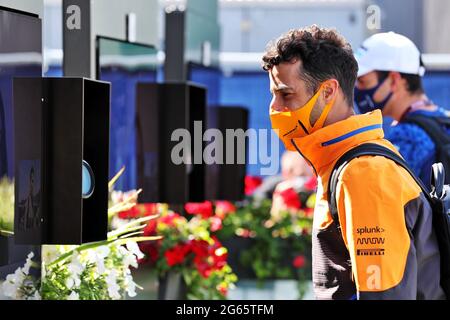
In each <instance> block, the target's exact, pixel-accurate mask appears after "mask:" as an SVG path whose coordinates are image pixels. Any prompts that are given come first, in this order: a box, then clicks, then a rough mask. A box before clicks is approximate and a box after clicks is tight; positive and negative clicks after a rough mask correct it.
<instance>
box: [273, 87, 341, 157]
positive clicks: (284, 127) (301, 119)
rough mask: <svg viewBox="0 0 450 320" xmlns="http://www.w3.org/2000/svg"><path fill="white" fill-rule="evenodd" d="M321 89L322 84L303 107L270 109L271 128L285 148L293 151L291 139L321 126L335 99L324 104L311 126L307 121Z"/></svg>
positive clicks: (300, 136)
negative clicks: (279, 109) (281, 110)
mask: <svg viewBox="0 0 450 320" xmlns="http://www.w3.org/2000/svg"><path fill="white" fill-rule="evenodd" d="M322 91H323V86H321V87H320V88H319V90H318V91H317V93H316V94H315V95H314V96H313V97H312V98H311V99H310V100H309V101H308V102H307V103H306V104H305V105H304V106H303V107H300V108H298V109H297V110H295V111H287V112H278V111H275V110H270V120H271V122H272V129H273V130H275V132H276V133H277V135H278V136H279V137H280V139H281V141H283V143H284V145H285V146H286V149H288V150H291V151H295V148H294V146H293V145H292V143H291V139H295V138H302V137H305V136H307V135H309V134H311V133H314V132H316V131H317V130H319V129H321V128H323V124H324V123H325V120H326V119H327V117H328V114H329V113H330V111H331V108H332V107H333V105H334V101H335V99H333V100H332V101H331V102H330V103H328V104H327V105H326V106H325V108H324V109H323V111H322V114H321V115H320V117H319V119H318V120H317V121H316V123H315V124H314V126H312V125H311V123H310V121H309V119H310V118H311V113H312V111H313V109H314V106H315V105H316V103H317V99H318V98H319V96H320V94H321V93H322Z"/></svg>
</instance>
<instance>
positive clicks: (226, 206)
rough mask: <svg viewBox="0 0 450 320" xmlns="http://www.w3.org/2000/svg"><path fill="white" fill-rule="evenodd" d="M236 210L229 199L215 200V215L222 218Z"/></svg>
mask: <svg viewBox="0 0 450 320" xmlns="http://www.w3.org/2000/svg"><path fill="white" fill-rule="evenodd" d="M233 212H236V207H235V206H234V205H233V204H232V203H231V202H229V201H216V216H218V217H219V218H220V219H224V218H225V216H226V215H227V214H229V213H233Z"/></svg>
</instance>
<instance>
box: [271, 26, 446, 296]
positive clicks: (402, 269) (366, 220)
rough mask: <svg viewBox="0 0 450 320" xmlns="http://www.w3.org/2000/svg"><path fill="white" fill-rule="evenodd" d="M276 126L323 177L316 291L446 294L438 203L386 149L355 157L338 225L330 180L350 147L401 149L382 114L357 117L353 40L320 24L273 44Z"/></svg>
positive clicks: (342, 179)
mask: <svg viewBox="0 0 450 320" xmlns="http://www.w3.org/2000/svg"><path fill="white" fill-rule="evenodd" d="M262 60H263V67H264V69H265V70H266V71H267V72H268V75H269V77H270V90H271V93H272V95H273V98H272V101H271V103H270V118H271V121H272V127H273V129H274V130H275V131H276V132H277V134H278V135H279V137H280V139H281V140H282V141H283V143H284V144H285V146H286V148H287V149H288V150H294V151H297V152H299V153H300V154H301V155H302V156H303V157H304V158H305V159H306V160H307V161H308V163H309V164H310V165H311V167H312V169H313V171H314V172H315V174H316V175H317V177H318V193H317V203H316V208H315V212H314V227H313V248H312V250H313V282H314V290H315V295H316V297H317V298H318V299H377V300H378V299H443V298H445V295H444V292H443V290H442V288H441V286H440V272H439V270H440V253H439V248H438V243H437V240H436V235H435V232H434V230H433V228H432V210H431V207H430V205H429V203H428V202H427V200H426V198H425V197H424V195H423V194H422V191H421V189H420V187H419V186H418V185H417V184H416V183H415V181H414V180H413V178H412V177H411V175H410V174H408V172H407V171H406V170H405V169H403V168H402V167H400V166H399V165H397V164H396V163H395V162H393V161H391V160H389V159H387V158H385V157H381V156H363V157H359V158H357V159H354V160H352V161H351V162H350V163H349V164H348V165H347V166H346V167H345V169H344V170H343V171H342V173H341V175H340V176H339V180H338V185H337V196H336V200H337V202H336V203H337V209H338V223H337V221H335V220H334V219H333V217H332V215H331V213H330V210H329V206H328V200H329V199H328V196H327V191H328V182H329V181H328V180H329V179H330V174H331V172H332V170H333V168H334V165H335V164H336V163H337V161H338V159H339V158H340V157H342V156H343V155H344V154H345V153H346V152H347V151H349V150H351V149H353V148H355V147H356V146H359V145H361V144H365V143H372V144H378V145H381V146H384V147H387V148H388V149H390V150H392V151H394V152H397V151H396V149H395V147H394V146H393V145H392V144H391V143H390V142H388V141H387V140H385V139H384V133H383V129H382V114H381V111H380V110H375V111H373V112H371V113H367V114H364V115H355V112H354V110H353V99H354V87H355V82H356V78H357V73H358V64H357V62H356V60H355V57H354V55H353V51H352V48H351V46H350V45H349V44H348V42H347V41H346V40H345V39H344V38H343V37H342V36H341V35H339V34H338V33H337V32H336V31H335V30H330V29H326V28H320V27H318V26H316V25H313V26H310V27H306V28H302V29H297V30H291V31H289V32H287V33H286V34H284V35H282V36H281V37H280V38H279V39H278V40H276V41H275V42H271V43H270V44H269V45H268V47H267V50H266V53H265V54H264V56H263V58H262Z"/></svg>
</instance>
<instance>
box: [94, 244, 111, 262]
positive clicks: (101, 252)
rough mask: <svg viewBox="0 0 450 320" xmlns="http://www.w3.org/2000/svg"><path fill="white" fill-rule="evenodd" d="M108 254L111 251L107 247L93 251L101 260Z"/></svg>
mask: <svg viewBox="0 0 450 320" xmlns="http://www.w3.org/2000/svg"><path fill="white" fill-rule="evenodd" d="M110 252H111V250H110V249H109V247H108V246H101V247H98V248H97V249H96V250H95V253H96V254H97V255H98V257H100V258H102V259H104V258H106V257H107V256H108V255H109V253H110Z"/></svg>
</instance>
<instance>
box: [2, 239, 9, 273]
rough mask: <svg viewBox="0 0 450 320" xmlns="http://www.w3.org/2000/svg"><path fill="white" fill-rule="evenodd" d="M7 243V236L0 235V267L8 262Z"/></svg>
mask: <svg viewBox="0 0 450 320" xmlns="http://www.w3.org/2000/svg"><path fill="white" fill-rule="evenodd" d="M9 245H10V241H9V238H8V237H4V236H0V267H1V266H5V265H7V264H9Z"/></svg>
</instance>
